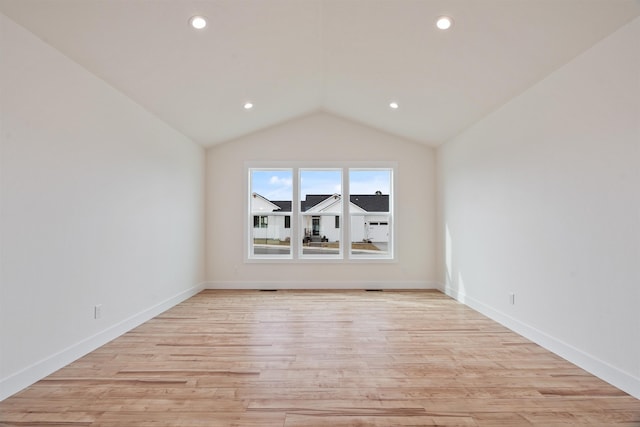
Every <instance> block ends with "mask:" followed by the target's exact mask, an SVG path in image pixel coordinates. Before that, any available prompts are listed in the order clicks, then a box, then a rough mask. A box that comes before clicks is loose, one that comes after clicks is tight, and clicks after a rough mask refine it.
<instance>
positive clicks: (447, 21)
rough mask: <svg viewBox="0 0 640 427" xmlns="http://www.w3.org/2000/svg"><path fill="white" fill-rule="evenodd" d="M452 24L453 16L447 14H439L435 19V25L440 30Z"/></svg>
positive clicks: (446, 28)
mask: <svg viewBox="0 0 640 427" xmlns="http://www.w3.org/2000/svg"><path fill="white" fill-rule="evenodd" d="M452 26H453V18H451V17H449V16H441V17H439V18H438V20H437V21H436V27H438V28H439V29H441V30H448V29H449V28H451V27H452Z"/></svg>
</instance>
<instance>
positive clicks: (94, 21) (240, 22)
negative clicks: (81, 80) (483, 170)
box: [0, 0, 640, 146]
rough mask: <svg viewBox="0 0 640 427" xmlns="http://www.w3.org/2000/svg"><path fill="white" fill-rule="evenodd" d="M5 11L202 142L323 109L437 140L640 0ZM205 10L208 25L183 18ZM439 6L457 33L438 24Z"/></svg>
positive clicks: (222, 1) (18, 7) (115, 2)
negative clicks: (247, 108) (396, 105)
mask: <svg viewBox="0 0 640 427" xmlns="http://www.w3.org/2000/svg"><path fill="white" fill-rule="evenodd" d="M0 11H2V12H3V13H4V14H5V15H7V16H8V17H10V18H11V19H13V20H14V21H16V22H17V23H19V24H21V25H22V26H24V27H26V28H27V29H28V30H30V31H31V32H33V33H35V34H36V35H37V36H39V37H40V38H42V39H43V40H45V41H46V42H47V43H49V44H50V45H52V46H54V47H55V48H57V49H58V50H60V51H62V52H63V53H64V54H66V55H67V56H68V57H70V58H71V59H73V60H74V61H76V62H78V63H79V64H81V65H82V66H84V67H85V68H86V69H88V70H89V71H91V72H92V73H94V74H96V75H97V76H99V77H101V78H102V79H104V80H105V81H106V82H108V83H109V84H111V85H112V86H114V87H115V88H117V89H118V90H120V91H121V92H123V93H124V94H126V95H127V96H129V97H130V98H132V99H133V100H135V101H136V102H138V103H139V104H140V105H142V106H144V107H145V108H146V109H148V110H149V111H151V112H153V113H154V114H156V115H157V116H158V117H160V118H161V119H162V120H164V121H165V122H167V123H168V124H169V125H171V126H173V127H174V128H176V129H178V130H179V131H181V132H182V133H184V134H185V135H187V136H189V137H190V138H192V139H193V140H194V141H196V142H198V143H200V144H202V145H204V146H210V145H214V144H217V143H220V142H223V141H227V140H229V139H233V138H235V137H238V136H241V135H244V134H247V133H250V132H254V131H256V130H259V129H262V128H265V127H268V126H272V125H274V124H278V123H281V122H283V121H286V120H289V119H292V118H295V117H298V116H301V115H305V114H308V113H310V112H313V111H318V110H322V111H328V112H331V113H334V114H338V115H340V116H343V117H346V118H349V119H352V120H355V121H358V122H361V123H364V124H367V125H369V126H372V127H374V128H378V129H381V130H384V131H387V132H390V133H393V134H396V135H400V136H403V137H406V138H409V139H412V140H415V141H419V142H422V143H425V144H428V145H432V146H436V145H438V144H440V143H442V142H444V141H446V140H447V139H449V138H451V137H453V136H455V135H456V134H457V133H459V132H461V131H462V130H464V129H465V128H466V127H468V126H469V125H471V124H473V123H474V122H476V121H477V120H479V119H481V118H482V117H483V116H485V115H486V114H488V113H489V112H491V111H492V110H494V109H496V108H497V107H499V106H500V105H502V104H504V103H505V102H506V101H508V100H509V99H511V98H513V97H514V96H516V95H517V94H519V93H521V92H522V91H524V90H525V89H527V88H528V87H530V86H532V85H533V84H535V83H536V82H537V81H539V80H541V79H543V78H544V77H545V76H546V75H548V74H549V73H551V72H552V71H553V70H555V69H557V68H558V67H560V66H562V65H563V64H565V63H566V62H568V61H569V60H571V59H572V58H574V57H575V56H576V55H578V54H579V53H581V52H583V51H584V50H586V49H588V48H589V47H590V46H592V45H593V44H594V43H596V42H597V41H598V40H600V39H602V38H604V37H605V36H606V35H608V34H610V33H612V32H613V31H615V30H616V29H617V28H619V27H621V26H622V25H624V24H625V23H627V22H629V21H631V20H632V19H634V18H635V17H636V16H638V15H640V1H638V0H200V1H197V0H0ZM197 14H199V15H204V16H206V17H207V18H208V20H209V25H208V26H207V28H206V29H204V30H202V31H196V30H194V29H192V28H191V27H190V26H189V25H188V20H189V18H190V17H191V16H193V15H197ZM443 14H446V15H450V16H452V17H453V18H454V20H455V25H454V27H453V29H451V30H449V31H448V32H443V31H440V30H437V29H436V28H435V20H436V18H437V17H438V16H440V15H443ZM247 100H251V101H252V102H253V103H254V104H255V108H254V109H253V110H251V111H245V110H244V109H243V104H244V102H245V101H247ZM391 100H397V102H398V103H399V104H400V108H399V109H398V110H391V109H390V108H389V102H390V101H391Z"/></svg>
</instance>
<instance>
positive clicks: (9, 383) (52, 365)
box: [0, 283, 205, 401]
mask: <svg viewBox="0 0 640 427" xmlns="http://www.w3.org/2000/svg"><path fill="white" fill-rule="evenodd" d="M204 287H205V286H204V283H201V284H199V285H196V286H194V287H192V288H190V289H187V290H185V291H182V292H180V293H178V294H177V295H174V296H173V297H170V298H167V299H166V300H164V301H162V302H160V303H158V304H156V305H154V306H153V307H150V308H148V309H146V310H143V311H141V312H139V313H137V314H134V315H133V316H131V317H129V318H127V319H124V320H122V321H121V322H118V323H116V324H115V325H112V326H109V327H108V328H106V329H104V330H102V331H100V332H98V333H97V334H95V335H92V336H90V337H88V338H85V339H84V340H82V341H80V342H78V343H76V344H73V345H71V346H69V347H67V348H65V349H64V350H61V351H59V352H58V353H55V354H53V355H51V356H49V357H47V358H46V359H43V360H40V361H39V362H36V363H34V364H32V365H31V366H28V367H26V368H24V369H22V370H21V371H18V372H16V373H14V374H11V375H9V376H8V377H6V378H3V379H1V380H0V401H2V400H4V399H6V398H7V397H9V396H12V395H13V394H15V393H17V392H19V391H20V390H22V389H24V388H26V387H28V386H30V385H32V384H33V383H35V382H37V381H39V380H41V379H42V378H44V377H46V376H47V375H50V374H52V373H53V372H55V371H57V370H58V369H60V368H62V367H64V366H66V365H68V364H69V363H71V362H73V361H74V360H77V359H79V358H81V357H82V356H84V355H86V354H87V353H90V352H92V351H93V350H95V349H96V348H98V347H100V346H102V345H105V344H106V343H108V342H109V341H111V340H113V339H115V338H117V337H119V336H120V335H122V334H124V333H126V332H128V331H130V330H131V329H133V328H135V327H137V326H139V325H140V324H142V323H144V322H146V321H148V320H150V319H152V318H154V317H155V316H157V315H159V314H161V313H163V312H165V311H166V310H168V309H170V308H171V307H173V306H175V305H176V304H179V303H181V302H182V301H184V300H186V299H188V298H190V297H192V296H193V295H195V294H197V293H198V292H200V291H202V290H203V289H204Z"/></svg>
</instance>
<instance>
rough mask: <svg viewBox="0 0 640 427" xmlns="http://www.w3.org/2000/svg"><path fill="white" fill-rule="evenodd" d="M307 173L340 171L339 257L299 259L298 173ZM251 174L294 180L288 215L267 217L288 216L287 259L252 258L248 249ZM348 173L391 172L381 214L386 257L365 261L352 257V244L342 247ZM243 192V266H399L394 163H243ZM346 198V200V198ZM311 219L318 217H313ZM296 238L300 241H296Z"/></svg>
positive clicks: (346, 226) (347, 230)
mask: <svg viewBox="0 0 640 427" xmlns="http://www.w3.org/2000/svg"><path fill="white" fill-rule="evenodd" d="M303 169H304V170H307V169H321V170H337V169H340V170H341V171H342V173H341V175H342V192H341V193H342V196H343V203H342V210H341V213H340V215H339V216H342V217H343V219H342V220H340V222H341V224H340V233H341V239H340V242H341V245H340V253H339V255H337V256H319V257H317V256H315V257H314V256H309V255H304V256H303V255H302V237H303V234H304V232H303V230H302V228H301V227H302V224H303V217H304V215H303V213H302V212H301V211H300V185H299V184H300V183H299V181H300V171H301V170H303ZM254 170H273V171H284V170H286V171H291V176H292V178H293V182H292V199H293V200H292V207H291V212H286V213H284V212H282V213H280V212H273V213H271V212H270V213H269V214H275V215H278V214H280V215H284V214H286V215H290V217H291V221H292V224H293V225H294V226H292V227H291V244H290V251H289V254H286V255H258V256H256V255H253V254H252V246H251V242H250V240H251V232H252V230H253V228H252V227H249V226H248V224H249V219H250V217H251V215H252V213H251V203H250V196H251V191H252V187H251V173H252V171H254ZM351 170H363V171H367V170H389V171H390V172H391V177H390V181H391V182H390V191H389V193H390V194H389V212H384V213H381V214H384V215H387V216H388V218H389V219H388V223H389V235H390V239H389V243H388V245H389V246H388V250H387V255H385V256H380V257H366V256H362V255H358V254H353V253H352V248H351V242H350V241H349V242H348V244H346V245H345V244H344V243H345V242H347V240H351V239H350V238H349V239H347V238H346V236H350V235H351V234H350V233H351V231H350V226H351V224H350V222H351V220H350V218H351V215H352V213H351V212H350V211H349V205H350V192H349V178H350V177H349V172H350V171H351ZM244 171H245V173H244V176H245V182H244V192H245V194H244V195H243V200H244V205H245V208H244V211H245V215H244V220H243V224H244V225H243V230H244V242H245V243H244V244H243V252H244V262H245V263H329V264H331V263H354V264H356V263H379V264H384V263H396V262H398V255H397V249H396V244H397V243H396V242H397V236H398V233H397V225H396V223H397V221H395V215H396V212H395V210H396V202H395V200H396V196H395V195H396V192H397V190H396V184H395V183H396V181H397V174H398V166H397V162H389V161H337V162H314V161H248V162H245V165H244ZM345 195H348V196H349V197H345ZM345 200H349V202H348V203H345V202H344V201H345ZM374 213H376V212H370V213H368V214H374ZM314 215H318V213H315V214H314ZM320 215H322V216H324V215H328V216H336V214H335V212H332V213H320ZM298 237H299V238H298Z"/></svg>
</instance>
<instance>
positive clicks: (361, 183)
mask: <svg viewBox="0 0 640 427" xmlns="http://www.w3.org/2000/svg"><path fill="white" fill-rule="evenodd" d="M349 187H350V192H351V194H375V193H376V191H381V192H382V194H389V191H390V187H391V171H390V170H388V169H380V170H375V169H374V170H370V169H369V170H359V169H355V170H351V171H350V172H349ZM300 189H301V192H302V198H303V199H304V198H305V197H306V195H307V194H334V193H338V194H340V193H341V192H342V191H341V182H340V171H338V170H304V169H303V170H302V172H301V183H300ZM251 192H253V193H258V194H260V195H261V196H264V197H266V198H267V199H269V200H293V176H292V172H291V171H290V170H252V171H251Z"/></svg>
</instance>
